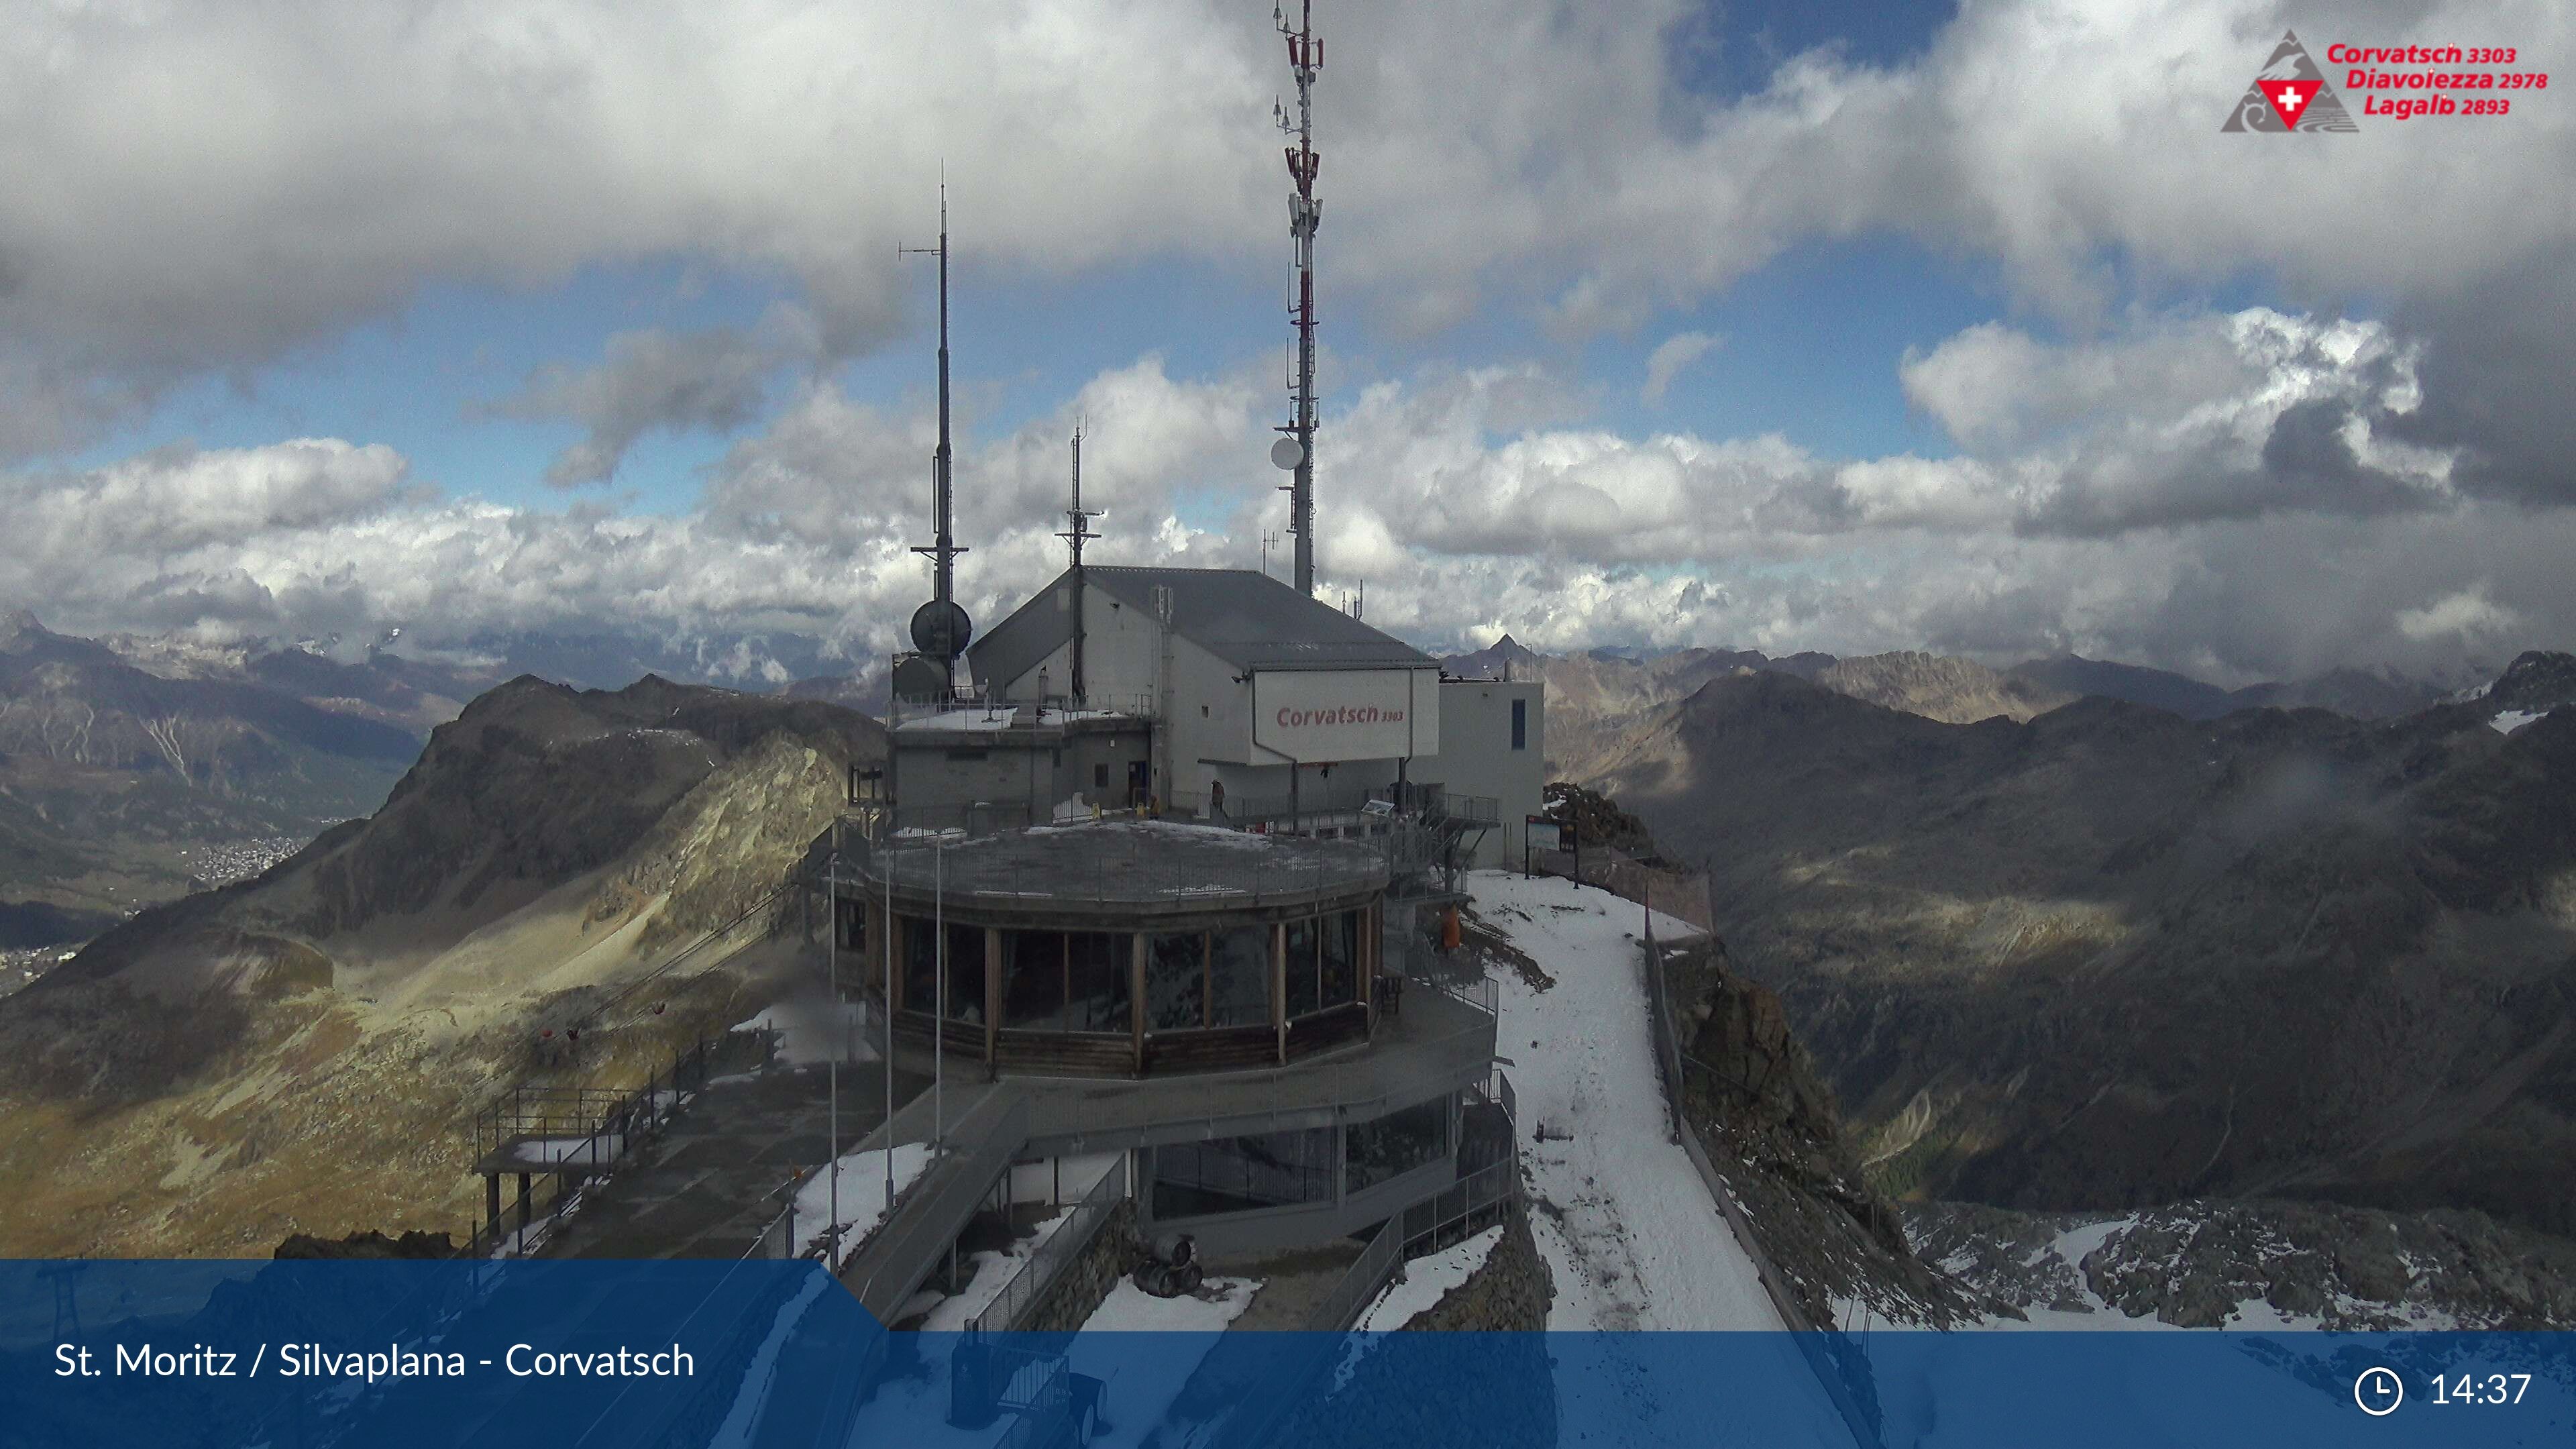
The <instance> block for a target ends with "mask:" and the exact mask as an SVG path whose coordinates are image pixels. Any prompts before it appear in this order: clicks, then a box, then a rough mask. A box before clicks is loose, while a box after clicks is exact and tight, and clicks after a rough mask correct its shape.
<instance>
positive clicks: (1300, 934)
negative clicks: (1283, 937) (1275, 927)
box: [1287, 921, 1318, 1016]
mask: <svg viewBox="0 0 2576 1449" xmlns="http://www.w3.org/2000/svg"><path fill="white" fill-rule="evenodd" d="M1317 935H1318V933H1317V932H1316V930H1315V923H1314V922H1313V921H1290V922H1289V923H1288V927H1287V940H1288V1001H1287V1007H1288V1014H1289V1015H1290V1016H1307V1015H1311V1014H1312V1013H1313V1012H1314V1010H1315V1007H1316V1002H1317V1000H1318V998H1317V996H1316V992H1315V953H1316V941H1317Z"/></svg>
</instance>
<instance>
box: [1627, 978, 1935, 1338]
mask: <svg viewBox="0 0 2576 1449" xmlns="http://www.w3.org/2000/svg"><path fill="white" fill-rule="evenodd" d="M1664 961H1665V965H1664V971H1665V980H1666V983H1667V987H1668V989H1669V990H1670V991H1671V992H1672V995H1673V998H1674V1003H1675V1007H1676V1015H1677V1021H1678V1026H1679V1030H1680V1032H1681V1035H1682V1051H1683V1054H1684V1055H1683V1063H1682V1077H1683V1084H1682V1092H1681V1103H1682V1111H1683V1116H1684V1117H1685V1118H1686V1119H1687V1121H1688V1123H1689V1125H1690V1128H1691V1130H1693V1131H1694V1132H1696V1133H1698V1134H1699V1137H1700V1142H1701V1145H1702V1146H1703V1147H1705V1148H1706V1149H1707V1150H1708V1156H1709V1159H1710V1161H1711V1162H1712V1163H1713V1164H1714V1165H1715V1166H1716V1168H1717V1171H1718V1175H1719V1176H1720V1177H1722V1178H1724V1179H1725V1181H1726V1185H1727V1187H1728V1189H1729V1190H1730V1191H1731V1192H1732V1193H1733V1195H1734V1197H1735V1200H1736V1202H1737V1204H1738V1205H1740V1206H1741V1207H1742V1208H1743V1209H1744V1211H1745V1215H1746V1217H1747V1218H1748V1219H1749V1220H1750V1221H1751V1223H1752V1226H1753V1231H1754V1234H1755V1235H1756V1236H1757V1237H1758V1238H1760V1240H1761V1247H1762V1251H1763V1253H1764V1255H1765V1256H1766V1257H1767V1258H1768V1259H1769V1260H1770V1262H1771V1265H1772V1267H1773V1268H1774V1269H1776V1270H1777V1271H1778V1272H1779V1273H1780V1274H1781V1275H1782V1276H1784V1277H1785V1278H1787V1279H1788V1281H1789V1284H1790V1287H1791V1289H1792V1291H1793V1292H1794V1293H1795V1294H1796V1296H1797V1298H1798V1300H1799V1302H1800V1303H1801V1305H1802V1306H1803V1307H1804V1308H1805V1310H1806V1315H1807V1318H1808V1320H1809V1321H1810V1322H1812V1323H1815V1324H1818V1325H1820V1326H1830V1325H1834V1324H1836V1323H1837V1322H1839V1320H1840V1319H1841V1318H1842V1317H1844V1316H1846V1314H1845V1312H1844V1310H1842V1309H1841V1308H1839V1307H1838V1305H1839V1304H1846V1303H1852V1302H1859V1303H1865V1304H1867V1305H1868V1306H1869V1308H1870V1310H1871V1311H1872V1312H1873V1313H1875V1314H1876V1315H1877V1316H1878V1317H1879V1318H1880V1319H1881V1320H1883V1321H1886V1322H1892V1323H1913V1324H1923V1325H1928V1326H1934V1327H1948V1326H1951V1325H1953V1324H1956V1323H1959V1322H1962V1321H1964V1320H1966V1319H1968V1318H1970V1317H1972V1316H1974V1314H1975V1313H1976V1312H1977V1311H1978V1305H1977V1304H1976V1303H1975V1301H1974V1300H1973V1298H1972V1296H1971V1295H1969V1294H1967V1293H1964V1292H1962V1291H1961V1290H1960V1288H1959V1287H1958V1285H1957V1284H1955V1283H1953V1282H1952V1281H1950V1280H1949V1279H1948V1278H1947V1277H1945V1276H1944V1275H1942V1274H1940V1273H1938V1272H1935V1271H1932V1270H1931V1269H1929V1268H1927V1267H1926V1266H1925V1265H1924V1263H1923V1262H1922V1261H1921V1260H1920V1259H1919V1258H1918V1257H1917V1256H1916V1255H1915V1253H1914V1250H1913V1248H1912V1246H1911V1245H1910V1244H1909V1243H1908V1242H1907V1241H1906V1235H1905V1227H1904V1224H1903V1222H1902V1220H1901V1219H1899V1218H1898V1216H1897V1214H1896V1210H1895V1207H1894V1205H1893V1204H1892V1203H1891V1202H1889V1201H1888V1199H1887V1198H1886V1197H1885V1196H1884V1195H1882V1194H1881V1193H1879V1192H1878V1191H1877V1190H1876V1189H1875V1188H1873V1187H1872V1186H1870V1184H1869V1182H1868V1180H1867V1179H1866V1177H1865V1176H1864V1175H1863V1173H1862V1172H1861V1168H1860V1163H1859V1160H1858V1158H1857V1157H1855V1156H1854V1154H1853V1153H1852V1150H1851V1147H1850V1144H1849V1142H1848V1141H1847V1139H1846V1138H1845V1136H1844V1133H1843V1130H1842V1123H1841V1118H1840V1115H1839V1113H1838V1112H1837V1110H1836V1108H1835V1105H1834V1097H1833V1091H1832V1089H1831V1088H1830V1087H1828V1086H1827V1085H1826V1084H1825V1081H1824V1078H1823V1076H1822V1075H1821V1074H1820V1073H1818V1072H1817V1070H1816V1065H1815V1061H1814V1059H1813V1058H1812V1057H1810V1056H1809V1055H1808V1052H1807V1049H1806V1047H1805V1045H1804V1044H1802V1043H1801V1042H1800V1041H1799V1040H1798V1036H1797V1033H1796V1032H1794V1031H1793V1030H1791V1029H1790V1025H1789V1017H1788V1012H1787V1010H1786V1009H1785V1008H1784V1007H1783V1006H1782V1004H1781V1001H1780V998H1779V996H1778V995H1777V994H1776V993H1774V992H1772V991H1771V990H1770V989H1769V988H1767V987H1764V986H1761V985H1759V984H1757V983H1755V982H1751V981H1748V980H1745V979H1744V978H1743V977H1741V976H1738V975H1736V974H1735V973H1733V972H1731V971H1729V970H1728V969H1727V964H1726V947H1725V944H1724V943H1723V942H1722V941H1719V940H1718V939H1716V938H1714V937H1702V938H1699V939H1697V940H1693V941H1690V942H1686V943H1684V944H1682V945H1679V946H1673V947H1667V948H1666V949H1665V957H1664Z"/></svg>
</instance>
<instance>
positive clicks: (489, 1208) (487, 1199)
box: [483, 1172, 501, 1238]
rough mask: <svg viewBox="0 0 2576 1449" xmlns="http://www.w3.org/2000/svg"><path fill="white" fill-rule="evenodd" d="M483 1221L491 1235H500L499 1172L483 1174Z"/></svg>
mask: <svg viewBox="0 0 2576 1449" xmlns="http://www.w3.org/2000/svg"><path fill="white" fill-rule="evenodd" d="M483 1222H484V1225H485V1226H487V1227H489V1228H490V1229H491V1230H492V1236H494V1237H496V1238H497V1237H499V1236H501V1174H499V1173H497V1172H487V1173H485V1174H483Z"/></svg>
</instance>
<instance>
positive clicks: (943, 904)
mask: <svg viewBox="0 0 2576 1449" xmlns="http://www.w3.org/2000/svg"><path fill="white" fill-rule="evenodd" d="M930 933H931V937H932V940H931V955H930V959H931V960H932V961H933V962H934V963H936V964H937V966H938V967H939V980H938V981H937V982H936V983H935V984H934V985H933V986H932V987H931V989H930V996H931V1000H932V1001H933V1002H935V1003H937V1005H938V1008H939V1010H938V1011H937V1012H936V1013H935V1014H934V1019H933V1020H932V1021H931V1023H930V1150H931V1152H932V1153H934V1154H936V1153H937V1152H939V1151H940V1149H942V1148H943V1147H945V1146H947V1144H948V1116H947V1106H948V1103H947V1098H945V1097H944V1096H942V1095H941V1092H942V1090H943V1088H944V1086H945V1084H946V1082H947V1076H946V1066H945V1060H944V1059H945V1056H946V1053H945V1051H944V1050H943V1049H944V1048H945V1047H946V1046H947V1043H948V842H947V839H946V837H944V836H943V837H941V838H940V839H937V840H934V841H932V842H931V845H930Z"/></svg>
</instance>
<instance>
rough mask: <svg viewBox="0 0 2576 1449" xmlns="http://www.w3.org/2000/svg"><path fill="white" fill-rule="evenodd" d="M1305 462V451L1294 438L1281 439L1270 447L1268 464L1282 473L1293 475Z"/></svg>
mask: <svg viewBox="0 0 2576 1449" xmlns="http://www.w3.org/2000/svg"><path fill="white" fill-rule="evenodd" d="M1305 461H1306V450H1305V448H1304V447H1303V446H1301V445H1300V444H1299V443H1298V442H1297V440H1296V439H1295V438H1281V439H1280V440H1279V441H1278V442H1275V443H1273V444H1271V445H1270V464H1271V466H1272V467H1274V468H1277V469H1278V470H1279V471H1280V472H1282V473H1294V472H1296V471H1297V465H1298V464H1300V463H1303V462H1305Z"/></svg>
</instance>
